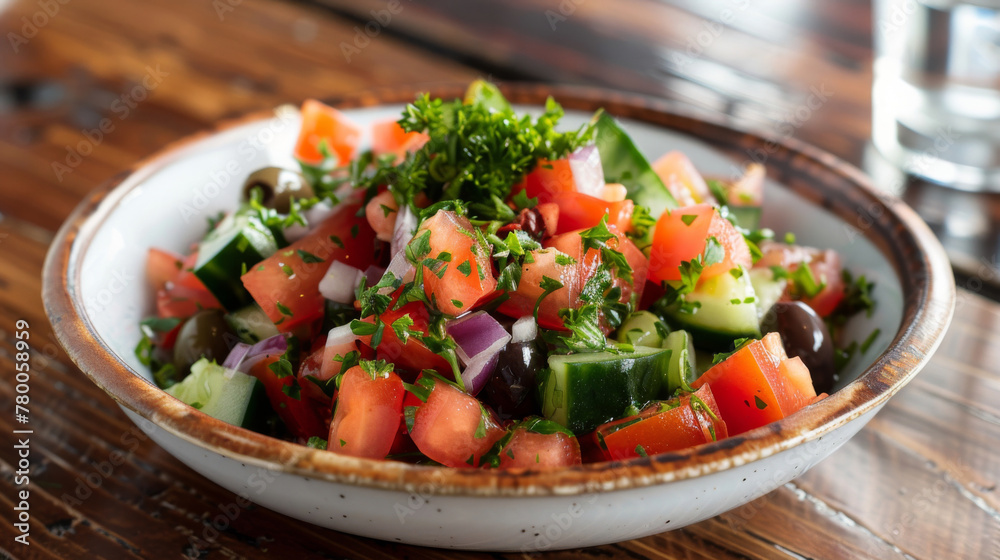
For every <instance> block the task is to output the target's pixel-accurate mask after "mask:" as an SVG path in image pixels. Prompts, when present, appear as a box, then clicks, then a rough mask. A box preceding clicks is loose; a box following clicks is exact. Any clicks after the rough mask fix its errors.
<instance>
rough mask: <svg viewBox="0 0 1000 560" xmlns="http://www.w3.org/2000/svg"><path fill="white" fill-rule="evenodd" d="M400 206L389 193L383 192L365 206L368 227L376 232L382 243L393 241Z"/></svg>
mask: <svg viewBox="0 0 1000 560" xmlns="http://www.w3.org/2000/svg"><path fill="white" fill-rule="evenodd" d="M398 210H399V205H398V204H396V198H395V197H393V196H392V193H391V192H389V191H382V192H380V193H378V194H377V195H375V196H373V197H372V199H371V200H369V201H368V204H366V205H365V218H367V219H368V225H370V226H371V227H372V229H373V230H374V231H375V237H377V238H379V239H380V240H382V241H392V232H393V229H394V228H395V227H396V216H398V215H399V212H398Z"/></svg>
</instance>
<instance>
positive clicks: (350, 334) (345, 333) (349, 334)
mask: <svg viewBox="0 0 1000 560" xmlns="http://www.w3.org/2000/svg"><path fill="white" fill-rule="evenodd" d="M357 338H358V337H357V336H356V335H355V334H354V331H352V330H351V324H350V323H348V324H346V325H341V326H339V327H334V328H332V329H330V332H328V333H327V334H326V347H327V348H329V347H331V346H340V345H343V344H349V343H351V342H354V340H355V339H357Z"/></svg>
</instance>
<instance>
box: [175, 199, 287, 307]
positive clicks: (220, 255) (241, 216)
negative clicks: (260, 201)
mask: <svg viewBox="0 0 1000 560" xmlns="http://www.w3.org/2000/svg"><path fill="white" fill-rule="evenodd" d="M223 226H225V228H224V227H223ZM227 238H228V241H225V240H226V239H227ZM277 250H278V245H277V241H275V239H274V234H273V233H272V232H271V230H270V229H268V228H267V227H265V226H264V224H262V223H261V222H260V220H257V219H256V218H254V217H253V216H250V215H248V214H246V211H245V210H240V211H238V212H237V213H236V214H235V215H231V216H227V217H226V218H225V219H224V221H223V223H222V224H220V225H219V226H218V227H217V228H216V229H215V230H213V231H212V232H210V233H209V234H208V235H207V236H206V237H205V239H204V240H203V241H202V242H201V244H200V245H199V248H198V262H197V263H196V264H195V267H194V275H195V276H197V277H198V279H199V280H201V283H202V284H204V285H205V287H206V288H208V291H210V292H212V295H213V296H215V298H216V299H217V300H219V303H221V304H222V307H224V308H225V309H226V311H235V310H237V309H240V308H242V307H245V306H247V305H249V304H250V303H252V302H253V298H252V297H251V296H250V292H248V291H247V289H246V288H245V287H244V286H243V282H242V281H241V280H240V276H241V274H242V271H243V268H244V265H245V266H246V268H247V269H249V268H250V267H251V266H253V265H256V264H257V263H259V262H260V261H262V260H264V259H266V258H267V257H269V256H271V255H273V254H274V253H275V251H277Z"/></svg>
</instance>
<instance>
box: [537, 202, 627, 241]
mask: <svg viewBox="0 0 1000 560" xmlns="http://www.w3.org/2000/svg"><path fill="white" fill-rule="evenodd" d="M552 202H554V203H556V204H557V205H559V229H558V230H556V233H566V232H568V231H573V230H577V229H586V228H591V227H594V226H596V225H597V224H599V223H601V218H602V217H604V216H607V217H608V225H609V226H610V225H613V226H615V227H617V228H618V230H619V231H629V230H630V229H632V212H633V211H634V210H635V203H633V202H632V201H631V200H629V199H625V200H621V201H618V202H608V201H606V200H602V199H600V198H597V197H594V196H589V195H586V194H582V193H578V192H559V193H555V194H553V195H552Z"/></svg>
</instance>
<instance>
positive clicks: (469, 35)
mask: <svg viewBox="0 0 1000 560" xmlns="http://www.w3.org/2000/svg"><path fill="white" fill-rule="evenodd" d="M322 2H323V3H324V4H326V5H327V6H328V7H330V6H332V8H333V10H330V9H327V8H318V7H311V6H309V5H305V4H284V3H279V2H274V1H267V0H243V1H242V2H233V4H234V6H233V7H234V9H233V10H232V11H227V12H225V13H223V15H222V19H220V17H219V15H218V14H217V13H216V11H215V9H213V7H212V3H211V2H207V1H206V2H196V1H194V0H178V1H172V2H169V1H167V0H151V1H146V2H142V3H127V2H114V1H112V0H90V1H87V2H83V1H80V0H77V1H75V2H69V3H67V4H65V5H61V8H60V9H61V12H60V14H58V15H57V16H55V17H52V18H51V21H50V22H49V23H48V24H47V25H46V26H44V27H43V28H42V29H40V30H39V33H38V35H37V36H36V37H34V38H32V39H31V40H30V41H29V43H28V44H26V45H22V46H21V49H20V52H18V53H16V54H15V53H14V52H13V51H12V49H8V48H7V45H6V44H4V45H0V87H2V88H3V89H2V92H3V93H2V94H0V95H3V97H0V167H2V170H3V172H4V173H3V175H2V178H0V215H2V219H0V265H2V266H0V371H2V372H4V373H3V375H2V376H0V411H9V410H12V408H13V398H14V388H13V384H12V375H10V374H8V373H7V372H11V371H13V363H12V355H13V339H12V332H13V329H14V323H15V321H16V320H17V319H25V320H27V321H29V322H30V324H31V336H32V338H31V342H32V347H33V350H34V354H33V358H32V367H33V371H34V374H33V377H32V381H31V397H32V402H31V411H32V428H34V429H35V434H33V436H32V473H33V479H32V480H33V482H32V486H31V493H32V494H31V495H32V498H31V507H32V510H31V511H32V526H31V540H32V545H31V547H30V548H25V547H23V546H21V545H18V544H16V543H14V542H13V537H14V535H15V532H14V529H13V527H12V526H11V524H10V523H9V522H8V521H7V520H8V519H9V517H7V515H9V513H10V512H11V511H12V508H13V506H14V503H13V500H14V497H15V486H14V483H13V471H14V470H16V463H15V462H14V456H13V455H12V454H11V451H10V450H11V449H12V446H13V445H14V443H15V440H14V435H13V434H12V433H11V432H12V430H13V429H14V428H15V426H14V424H13V420H12V418H11V416H10V414H6V413H0V434H2V436H0V502H2V503H0V509H3V510H4V511H6V512H8V513H6V514H4V515H5V517H4V523H0V557H3V558H19V559H20V558H24V559H35V558H39V559H49V558H52V559H58V558H108V559H118V558H182V557H184V555H185V554H186V553H187V552H189V551H191V550H192V549H191V548H190V539H191V538H192V537H195V538H203V537H204V536H205V535H206V532H208V534H209V536H211V524H212V520H213V519H214V518H215V517H216V516H218V515H220V514H221V513H223V512H226V511H230V512H232V511H235V512H236V515H235V519H234V520H233V521H232V522H231V523H230V527H229V528H227V529H226V530H224V531H222V532H221V534H219V535H217V536H214V537H213V538H212V539H211V546H210V548H209V549H208V551H207V553H205V554H204V555H203V557H204V558H209V559H211V558H370V559H381V558H385V559H389V558H404V557H405V558H413V559H437V558H505V557H508V556H504V555H484V554H453V553H450V552H447V551H441V550H435V549H422V548H416V547H408V546H402V545H396V544H391V543H383V542H378V541H373V540H370V539H363V538H358V537H353V536H350V535H344V534H340V533H336V532H333V531H329V530H324V529H319V528H316V527H313V526H309V525H306V524H303V523H300V522H298V521H294V520H291V519H289V518H287V517H284V516H282V515H280V514H277V513H274V512H272V511H269V510H266V509H263V508H259V507H256V506H253V505H250V506H248V507H245V508H244V507H240V506H239V505H238V504H236V503H235V496H234V495H233V494H231V493H230V492H228V491H226V490H224V489H222V488H220V487H218V486H216V485H214V484H212V483H211V482H209V481H207V480H206V479H204V478H202V477H201V476H199V475H198V474H196V473H194V472H193V471H191V470H190V469H188V468H187V467H186V466H184V465H182V464H181V463H179V462H178V461H177V460H175V459H174V458H173V457H171V456H170V455H169V454H167V453H166V452H165V451H163V450H162V449H160V448H159V447H157V446H156V445H155V444H153V443H151V442H150V441H149V440H147V439H145V436H143V435H142V434H141V432H139V431H138V430H137V429H136V428H135V427H134V426H133V425H132V424H131V423H130V422H129V421H128V420H127V419H126V418H125V417H124V415H123V414H122V413H121V412H120V411H119V409H118V408H117V406H115V405H114V404H113V402H112V401H111V400H110V399H109V398H108V397H107V396H106V395H105V394H104V393H103V392H101V391H100V390H99V389H97V388H96V387H95V386H94V385H93V384H92V383H90V382H89V381H88V380H87V379H86V378H85V377H84V376H83V375H82V374H81V373H80V372H79V371H77V370H76V369H75V367H74V366H73V365H72V364H71V363H69V361H68V360H67V358H66V357H65V355H64V354H63V353H62V351H61V350H60V349H59V347H58V345H57V344H56V343H55V340H54V338H53V337H52V334H51V330H50V328H49V326H48V323H47V321H46V319H45V317H44V313H43V312H42V306H41V300H40V295H39V290H40V284H39V276H40V272H41V267H42V261H43V258H44V255H45V251H46V248H47V245H48V243H49V241H50V240H51V237H52V233H53V232H54V230H55V229H56V228H57V227H58V226H59V224H60V223H62V221H63V220H64V219H65V217H66V216H67V215H68V214H69V212H70V211H71V210H72V208H73V207H74V206H75V205H76V204H77V202H78V201H79V200H80V199H81V198H82V197H83V196H84V195H85V194H86V193H87V192H89V191H90V190H91V189H92V188H93V187H94V186H96V185H97V184H99V183H100V182H102V181H104V180H106V179H107V178H109V177H111V176H113V175H114V174H116V173H118V172H119V171H121V170H122V169H125V168H127V167H128V166H130V165H132V164H133V163H134V162H135V161H137V160H138V159H140V158H141V157H143V156H144V155H146V154H149V153H151V152H152V151H154V150H156V149H158V148H159V147H161V146H162V145H164V144H166V143H168V142H170V141H172V140H175V139H177V138H179V137H181V136H184V135H186V134H189V133H191V132H193V131H196V130H198V129H201V128H204V127H206V126H208V125H209V124H210V123H212V122H214V121H216V120H218V119H220V118H226V117H230V116H234V115H237V114H240V113H243V112H246V111H250V110H256V109H262V108H267V107H271V106H274V105H276V104H279V103H283V102H298V101H300V100H301V99H303V98H305V97H312V96H314V97H324V96H331V95H336V94H338V93H345V92H351V91H355V90H358V89H363V88H367V87H372V86H383V85H393V84H420V83H428V82H442V81H465V80H468V79H469V78H471V77H474V76H476V75H481V74H491V73H493V74H494V76H495V77H498V78H501V79H509V78H525V77H527V78H536V79H543V80H549V81H567V82H586V83H593V84H602V85H611V86H614V87H618V88H620V89H631V90H636V91H643V92H647V93H654V94H659V95H663V96H667V97H672V98H675V99H680V100H682V101H685V102H687V103H688V104H690V105H691V106H693V107H696V108H698V109H699V110H704V111H721V112H727V113H730V114H734V115H737V116H739V117H741V118H744V119H745V120H746V122H748V123H750V124H752V125H754V126H756V127H763V128H764V129H768V127H770V128H771V129H775V127H776V126H778V123H781V122H782V115H787V114H788V111H789V110H791V111H794V108H795V107H796V105H797V104H801V103H802V102H803V100H807V99H808V95H809V92H810V89H809V88H810V87H811V86H814V85H821V84H822V83H824V82H825V83H827V84H828V86H829V87H830V88H832V90H833V91H834V94H833V95H832V96H831V97H830V100H829V103H827V104H825V105H824V106H823V107H822V108H821V109H820V110H817V111H815V112H814V114H813V115H812V116H811V117H810V118H809V119H807V120H805V121H804V122H803V123H802V124H801V126H799V127H797V128H795V130H794V134H795V136H796V137H799V138H802V139H805V140H808V141H811V142H814V143H816V144H818V145H820V146H821V147H823V148H825V149H828V150H830V151H832V152H834V153H835V154H838V155H840V156H842V157H846V158H848V159H849V160H850V161H854V162H859V161H860V160H861V158H862V153H861V151H862V148H861V147H862V145H863V143H864V142H863V140H864V139H865V138H867V136H868V118H869V117H868V113H867V105H868V97H867V96H868V80H869V79H870V65H869V64H870V63H869V60H870V58H869V57H870V47H869V45H868V41H869V40H870V39H869V32H868V29H869V28H870V24H871V22H870V15H869V14H870V11H869V8H868V5H867V3H865V2H860V1H855V0H851V1H848V2H843V1H835V0H821V1H818V2H813V3H808V2H805V1H798V2H791V3H767V4H766V5H760V6H758V5H757V4H756V3H753V4H752V9H747V10H743V11H741V12H740V13H739V17H734V18H733V19H732V21H730V22H729V24H727V25H725V26H723V28H722V29H723V31H722V32H721V33H719V34H718V35H717V37H716V38H714V39H713V40H712V41H711V44H710V45H709V46H708V47H706V48H705V49H704V50H703V52H701V53H699V58H700V59H703V60H706V61H709V62H712V63H713V64H714V66H713V65H709V66H702V67H701V68H697V69H696V68H695V66H693V65H691V64H683V61H684V60H685V59H683V58H678V56H687V55H688V52H687V49H688V46H689V40H690V39H691V38H692V37H695V38H696V37H697V33H699V32H700V31H701V30H703V29H705V26H706V25H710V22H711V21H712V20H716V19H719V18H720V17H721V12H720V10H721V9H722V8H724V7H726V6H730V5H731V6H738V5H740V4H742V3H740V2H735V1H734V2H728V3H727V2H698V1H694V0H682V1H680V2H676V3H675V4H672V5H667V4H662V3H656V2H651V1H646V0H630V1H627V2H615V3H603V2H593V1H589V0H584V1H583V2H574V3H572V5H574V6H577V8H576V10H575V11H574V12H573V13H572V14H570V15H569V16H568V17H567V19H566V20H565V21H559V22H557V25H556V28H555V29H554V30H553V29H552V28H551V26H550V24H549V23H548V20H547V19H546V16H545V13H544V12H545V10H549V9H551V10H556V11H557V12H556V13H559V12H558V10H559V9H560V3H559V2H555V1H552V2H547V3H545V2H537V1H535V0H518V1H517V2H513V3H511V7H510V9H509V10H505V11H496V10H491V9H484V8H482V7H480V6H478V5H473V4H472V3H461V2H457V1H455V0H442V1H437V2H432V3H421V4H416V3H413V4H410V3H404V4H403V6H404V10H403V11H402V12H400V13H399V14H398V17H397V18H395V19H394V21H393V23H392V24H391V25H390V27H389V28H388V30H387V31H386V32H385V33H383V34H381V35H380V36H379V37H377V38H375V39H373V40H372V41H371V42H370V44H369V45H368V46H366V47H365V48H364V49H363V50H362V52H361V54H360V55H359V56H357V57H355V58H354V60H353V62H348V61H347V60H346V59H345V57H344V55H343V53H342V50H341V45H340V43H341V42H344V41H346V42H351V41H353V37H354V34H355V29H354V28H355V27H356V26H359V25H361V26H363V25H364V24H365V23H366V22H367V21H368V20H369V19H370V17H371V16H370V15H369V13H370V10H371V9H376V8H381V7H382V5H383V4H380V3H379V2H376V1H374V0H372V1H371V2H368V1H362V2H350V3H348V2H345V1H342V0H322ZM38 9H39V7H38V4H37V3H35V2H33V1H19V2H15V3H14V4H13V6H12V7H11V8H9V9H7V11H5V12H3V13H2V14H0V30H3V31H4V32H5V35H6V32H7V31H8V30H15V31H18V30H20V28H21V18H22V17H31V16H32V15H33V14H34V13H35V12H36V11H37V10H38ZM674 55H678V56H674ZM672 61H673V62H672ZM677 61H681V62H677ZM157 64H159V65H160V66H161V68H162V69H163V70H165V71H166V72H168V73H169V75H168V76H165V77H164V79H163V81H162V84H161V85H158V86H157V87H156V88H155V89H153V90H150V91H149V92H148V97H147V98H146V99H145V100H144V101H142V102H139V103H137V105H136V107H135V109H134V110H131V111H130V112H129V115H128V117H127V118H121V119H119V118H118V117H119V113H116V112H115V111H114V110H112V103H114V100H115V99H116V98H119V97H120V96H121V95H122V94H128V92H130V91H132V90H133V88H134V87H135V86H136V85H138V84H141V82H142V79H143V77H144V75H145V74H146V72H147V70H146V67H147V66H150V65H152V66H153V67H154V68H155V66H156V65H157ZM671 64H673V65H671ZM705 68H708V70H707V71H706V70H705ZM696 70H697V71H696ZM102 118H109V119H113V123H114V125H115V129H114V130H113V131H112V132H110V133H108V134H106V135H105V137H104V138H103V139H102V141H101V142H100V143H99V144H98V145H96V146H95V147H94V149H93V151H92V153H91V155H89V156H87V157H85V158H82V161H81V162H80V163H79V165H78V166H76V167H73V168H72V172H70V173H67V174H64V175H62V179H61V180H60V179H59V178H58V177H57V176H56V173H55V172H54V170H53V167H52V162H53V161H56V162H60V161H65V156H66V146H75V145H77V144H78V143H79V142H81V141H82V140H85V138H86V137H85V135H84V131H88V130H91V129H93V128H94V127H95V126H98V125H99V123H100V119H102ZM944 198H947V197H944ZM929 200H933V201H935V202H932V203H929V204H931V205H934V204H940V201H941V200H942V198H941V197H937V198H930V199H929ZM943 223H944V222H942V224H943ZM942 227H943V226H942ZM941 231H944V230H943V229H942V230H941ZM984 254H986V253H984ZM987 275H988V271H987V270H986V269H984V270H983V272H982V273H980V275H979V276H978V278H979V279H980V280H989V278H987ZM976 278H977V276H976V274H975V267H973V274H972V275H971V276H970V279H976ZM962 285H964V286H965V287H966V288H967V289H966V290H963V291H962V293H961V295H960V299H959V307H958V311H957V312H956V318H955V323H954V325H953V327H952V328H951V330H950V331H949V334H948V336H947V338H946V339H945V341H944V342H943V344H942V346H941V349H940V350H939V351H938V353H937V354H936V355H935V357H934V358H933V360H932V362H931V363H930V364H929V365H928V366H927V368H926V369H925V370H924V372H923V373H922V374H921V375H920V376H919V377H918V378H917V379H916V380H915V381H914V382H913V383H911V384H910V385H909V386H907V387H906V388H905V389H904V390H903V391H901V392H900V393H899V394H898V395H897V396H896V397H894V398H893V399H892V400H891V401H890V402H889V404H888V405H887V406H886V408H885V409H884V410H883V412H881V413H880V414H879V415H878V416H877V417H876V418H875V419H874V420H873V421H872V422H871V423H870V424H869V426H868V427H866V428H865V429H864V430H863V431H862V432H861V433H860V434H859V435H858V436H857V437H855V438H853V439H852V440H850V441H849V442H848V443H847V444H845V445H844V447H843V448H842V449H841V450H840V451H838V452H837V453H835V454H834V455H833V456H831V457H830V458H829V459H827V460H826V461H824V462H823V463H821V464H820V465H818V466H817V467H815V468H814V469H813V470H811V471H810V472H809V473H807V474H806V475H804V476H803V477H801V478H799V479H797V480H796V481H795V482H794V484H790V485H787V486H785V487H783V488H780V489H779V490H776V491H774V492H772V493H770V494H768V495H766V496H764V497H762V498H760V499H758V500H756V501H754V502H751V503H750V504H747V505H745V506H743V507H741V508H739V509H737V510H734V511H732V512H729V513H726V514H724V515H721V516H719V517H717V518H714V519H711V520H708V521H705V522H702V523H699V524H697V525H694V526H691V527H688V528H685V529H683V530H679V531H674V532H669V533H664V534H661V535H656V536H653V537H648V538H645V539H640V540H636V541H631V542H627V543H621V544H617V545H610V546H605V547H598V548H592V549H586V550H579V551H565V552H559V553H552V554H546V555H544V556H545V557H551V558H567V559H568V558H581V557H584V558H586V557H594V558H604V557H631V558H698V559H701V558H705V559H708V558H725V559H730V558H732V559H736V558H786V559H787V558H797V557H805V558H858V559H861V558H888V559H902V558H916V559H920V560H924V559H928V560H929V559H936V558H1000V513H998V512H1000V490H998V479H1000V467H998V465H1000V446H998V445H997V441H1000V405H998V403H1000V366H998V364H1000V305H997V304H996V303H995V302H993V301H990V300H987V299H984V298H983V297H981V296H980V295H977V294H976V293H975V292H976V291H982V290H983V288H982V284H981V283H980V284H977V283H975V282H971V283H970V282H963V283H962ZM968 288H971V291H970V290H969V289H968ZM112 461H113V462H114V464H112ZM105 473H106V474H105ZM88 482H90V484H88ZM234 505H235V509H233V508H234ZM509 557H511V558H513V557H515V556H509Z"/></svg>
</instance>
